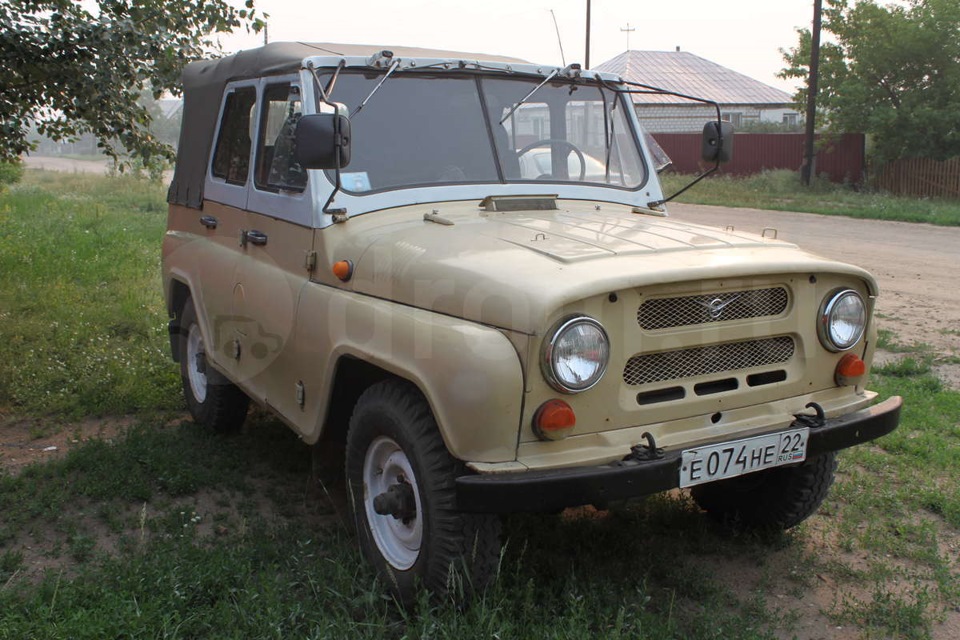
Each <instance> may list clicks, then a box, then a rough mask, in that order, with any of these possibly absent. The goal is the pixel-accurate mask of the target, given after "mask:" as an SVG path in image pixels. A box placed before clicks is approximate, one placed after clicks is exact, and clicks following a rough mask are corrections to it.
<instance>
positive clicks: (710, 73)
mask: <svg viewBox="0 0 960 640" xmlns="http://www.w3.org/2000/svg"><path fill="white" fill-rule="evenodd" d="M596 69H597V70H598V71H606V72H608V73H613V74H616V75H618V76H620V77H621V78H623V79H624V80H626V81H627V82H637V83H640V84H645V85H651V86H654V87H659V88H662V89H669V90H670V91H676V92H677V93H683V94H686V95H688V96H695V97H698V98H706V99H708V100H713V101H715V102H718V103H720V104H731V105H733V104H737V105H746V104H749V105H770V104H776V105H789V104H791V103H792V101H793V98H792V97H791V96H790V94H788V93H787V92H786V91H781V90H780V89H777V88H775V87H771V86H769V85H766V84H764V83H762V82H760V81H759V80H754V79H753V78H750V77H747V76H745V75H743V74H742V73H737V72H736V71H734V70H733V69H728V68H726V67H724V66H721V65H719V64H717V63H715V62H710V61H709V60H705V59H704V58H701V57H700V56H696V55H694V54H692V53H689V52H686V51H624V52H623V53H621V54H620V55H618V56H617V57H615V58H612V59H610V60H607V61H606V62H604V63H603V64H600V65H598V66H597V67H596ZM632 97H633V101H634V102H635V103H637V104H690V102H689V101H686V100H683V99H682V98H677V97H675V96H664V95H648V94H633V95H632Z"/></svg>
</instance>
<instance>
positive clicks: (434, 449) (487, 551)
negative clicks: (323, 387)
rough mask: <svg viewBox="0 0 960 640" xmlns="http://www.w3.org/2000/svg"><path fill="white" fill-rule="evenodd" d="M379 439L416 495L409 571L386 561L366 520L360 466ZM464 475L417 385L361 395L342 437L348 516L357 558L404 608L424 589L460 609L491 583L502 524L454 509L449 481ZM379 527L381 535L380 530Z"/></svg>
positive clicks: (387, 384)
mask: <svg viewBox="0 0 960 640" xmlns="http://www.w3.org/2000/svg"><path fill="white" fill-rule="evenodd" d="M385 440H389V441H392V442H393V443H395V444H396V445H398V446H399V448H400V449H401V450H402V454H403V455H404V456H405V457H406V458H405V459H406V460H407V461H408V462H409V466H410V468H411V469H412V472H413V475H414V476H415V477H414V478H413V482H411V484H413V486H415V487H416V490H417V493H418V495H419V509H420V510H419V512H418V513H417V514H416V516H415V517H416V518H420V519H421V521H420V523H419V524H420V526H421V527H422V536H421V540H420V544H419V550H418V551H415V552H413V553H412V554H411V556H410V559H411V560H412V566H409V567H408V568H398V567H397V566H394V565H393V564H391V562H390V560H388V559H387V557H385V553H384V551H383V550H382V549H381V548H380V547H379V546H378V542H377V539H376V534H375V533H374V532H373V530H372V528H371V523H370V522H369V521H368V511H369V509H368V505H367V504H366V503H365V500H371V501H372V500H373V498H374V496H372V495H370V496H368V492H367V489H368V487H366V486H365V483H364V463H365V459H366V457H367V455H368V450H371V451H372V450H373V448H372V445H373V444H374V443H375V442H384V441H385ZM464 471H465V469H464V466H463V463H462V462H460V461H459V460H456V459H455V458H453V457H452V456H451V455H450V453H449V452H448V451H447V448H446V446H445V445H444V443H443V439H442V438H441V437H440V432H439V430H438V428H437V424H436V421H435V420H434V417H433V414H432V412H431V411H430V406H429V404H428V403H427V401H426V399H424V397H423V395H422V394H421V393H420V391H419V390H418V389H417V388H416V387H415V386H413V385H411V384H409V383H407V382H403V381H395V380H388V381H384V382H380V383H378V384H375V385H373V386H372V387H370V388H369V389H367V390H366V391H365V392H364V393H363V394H362V395H361V396H360V398H359V400H358V401H357V404H356V407H355V409H354V412H353V416H352V417H351V419H350V427H349V431H348V433H347V450H346V478H347V499H348V502H349V509H350V511H351V514H352V516H353V520H354V522H355V524H356V531H357V538H358V540H359V544H360V548H361V550H362V551H363V554H364V555H365V556H366V557H367V559H368V560H369V561H370V562H371V564H372V565H373V566H374V567H375V568H376V570H377V573H378V574H379V576H380V578H381V579H382V580H383V582H384V583H385V584H386V585H387V587H388V588H389V589H390V591H391V592H392V593H393V595H394V597H396V598H397V600H398V601H399V602H400V603H401V604H403V605H410V604H412V603H413V602H414V601H415V600H416V596H417V590H418V587H425V588H426V589H427V590H428V591H429V592H430V593H431V594H432V595H433V596H434V597H435V598H445V597H446V598H451V599H453V600H454V601H457V602H462V601H463V599H469V598H470V597H471V596H472V595H473V594H474V593H477V592H480V591H482V590H483V589H484V588H485V587H486V586H487V585H488V584H489V582H490V581H491V579H492V578H493V577H494V574H495V572H496V568H497V564H498V562H499V556H500V519H499V518H498V517H497V516H490V515H478V514H469V513H463V512H460V511H458V510H457V509H456V500H455V487H454V480H455V479H456V478H457V477H458V476H459V475H462V474H463V473H464ZM381 472H382V471H381ZM371 504H372V503H371ZM372 517H374V518H392V517H393V516H391V515H378V514H373V516H372ZM378 526H379V530H380V532H382V531H383V529H384V523H379V525H378ZM381 535H382V533H381ZM414 557H415V560H413V558H414Z"/></svg>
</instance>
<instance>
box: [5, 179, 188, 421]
mask: <svg viewBox="0 0 960 640" xmlns="http://www.w3.org/2000/svg"><path fill="white" fill-rule="evenodd" d="M165 222H166V206H165V203H164V198H163V189H162V187H160V186H159V185H156V184H153V183H149V182H145V181H137V180H134V179H109V178H105V177H93V176H85V175H69V174H53V173H46V172H38V171H28V172H27V174H26V178H25V179H24V181H23V182H22V183H20V184H18V185H15V186H13V187H12V188H11V189H10V190H9V192H8V193H7V194H6V195H4V196H2V197H0V273H2V274H3V278H2V279H0V361H2V362H3V363H4V366H3V367H0V409H2V408H3V407H7V408H8V409H12V410H13V411H16V412H26V413H34V414H36V413H40V414H43V413H58V414H62V415H66V416H71V417H79V416H89V415H106V414H122V413H129V412H133V411H140V410H145V409H150V410H155V409H158V408H175V407H178V406H179V401H178V400H176V399H175V398H176V392H175V390H176V384H177V378H176V372H175V369H174V367H173V364H172V363H171V361H170V358H169V356H168V351H169V347H168V346H167V345H168V340H167V334H166V317H165V314H164V312H163V309H162V302H161V297H162V296H161V287H160V252H159V247H160V241H161V239H162V237H163V231H164V225H165Z"/></svg>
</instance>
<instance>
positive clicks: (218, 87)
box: [167, 42, 525, 208]
mask: <svg viewBox="0 0 960 640" xmlns="http://www.w3.org/2000/svg"><path fill="white" fill-rule="evenodd" d="M384 49H387V50H389V51H392V52H393V54H394V55H395V56H396V57H398V58H449V59H452V60H482V61H486V62H497V63H506V64H516V63H524V62H525V61H524V60H520V59H517V58H507V57H503V56H494V55H488V54H483V53H465V52H457V51H443V50H438V49H418V48H414V47H389V46H383V45H362V44H331V43H307V42H272V43H270V44H267V45H264V46H262V47H258V48H256V49H250V50H246V51H240V52H239V53H236V54H234V55H230V56H226V57H224V58H218V59H215V60H200V61H197V62H191V63H190V64H188V65H187V66H186V68H184V70H183V76H182V77H183V89H184V91H183V124H182V126H181V129H180V144H179V149H178V155H177V166H176V168H175V169H174V174H173V182H172V183H171V184H170V189H169V191H168V192H167V200H168V202H170V203H174V204H181V205H185V206H188V207H193V208H200V207H202V206H203V181H204V176H205V175H206V168H207V160H208V158H209V155H210V148H211V146H212V144H213V137H214V135H215V133H216V127H217V116H218V115H219V107H220V101H221V98H222V96H223V90H224V88H225V87H226V85H227V83H228V82H232V81H234V80H244V79H247V78H258V77H262V76H270V75H281V74H288V73H295V72H297V71H299V70H300V69H301V67H302V66H303V61H304V59H306V58H311V57H316V56H321V57H322V56H331V57H347V56H358V57H369V56H372V55H374V54H376V53H378V52H380V51H383V50H384Z"/></svg>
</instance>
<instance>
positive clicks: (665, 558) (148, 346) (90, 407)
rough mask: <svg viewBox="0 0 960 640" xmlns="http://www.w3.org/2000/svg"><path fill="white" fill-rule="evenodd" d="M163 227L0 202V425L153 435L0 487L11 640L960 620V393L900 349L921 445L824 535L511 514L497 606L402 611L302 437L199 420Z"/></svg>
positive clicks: (42, 191) (544, 632)
mask: <svg viewBox="0 0 960 640" xmlns="http://www.w3.org/2000/svg"><path fill="white" fill-rule="evenodd" d="M163 222H164V205H163V193H162V190H161V189H160V188H159V187H156V186H152V185H150V184H148V183H141V182H136V181H130V180H126V179H121V178H107V177H93V176H73V175H67V176H64V175H59V176H54V175H52V174H47V173H40V172H27V176H26V179H25V182H24V183H22V184H21V185H18V186H15V187H13V188H12V189H11V190H10V191H9V192H8V193H7V194H5V195H0V269H2V272H3V273H4V274H8V273H9V274H11V275H10V277H6V278H4V279H3V280H2V281H0V309H2V310H3V311H2V313H4V314H5V315H4V318H3V322H2V323H0V357H2V358H3V361H4V363H5V366H4V367H3V368H2V369H0V404H2V405H5V406H6V408H7V411H9V412H13V413H15V414H17V415H20V416H31V417H33V418H35V419H37V420H39V421H41V422H44V421H46V422H51V423H56V422H57V421H59V420H61V418H62V417H63V416H74V417H84V416H97V415H103V414H111V413H118V412H124V413H125V412H131V411H133V412H137V413H136V417H135V418H134V423H135V424H134V425H133V426H132V427H130V428H129V429H128V430H127V431H126V432H125V433H123V434H121V435H120V436H118V437H116V438H114V439H113V440H111V441H106V440H91V441H89V442H86V443H84V444H82V445H79V446H77V447H74V448H72V449H71V450H70V451H69V453H68V454H67V455H66V456H65V457H64V458H63V459H61V460H56V461H52V462H48V463H45V464H37V465H34V466H30V467H27V468H26V469H24V470H23V471H22V472H20V473H19V474H18V475H16V476H13V475H9V474H8V475H4V474H3V471H2V470H0V514H2V515H0V640H6V639H7V638H11V639H13V638H17V639H19V638H26V637H29V638H61V637H76V638H100V637H118V636H130V637H139V636H147V635H149V636H164V637H189V638H219V637H250V638H261V637H298V638H300V637H302V638H341V637H351V638H352V637H357V638H367V637H369V638H398V639H399V638H427V637H429V638H456V639H458V640H461V639H469V638H527V637H544V638H584V637H598V638H623V637H630V638H675V639H681V638H682V639H688V638H692V639H714V638H716V639H720V638H724V639H726V638H738V639H741V638H744V639H749V638H773V637H790V635H791V634H792V633H794V632H799V631H798V625H799V624H800V621H801V617H802V616H809V615H810V606H809V599H808V598H809V594H810V593H811V592H815V591H818V590H819V591H820V592H821V593H823V584H824V583H825V581H826V583H828V584H831V585H835V593H834V592H831V591H828V592H827V594H828V596H829V594H830V593H834V595H835V601H834V603H833V604H832V605H829V604H828V605H827V606H826V607H824V610H823V611H822V613H819V614H816V615H820V618H818V619H817V623H818V624H823V625H828V624H829V625H843V626H845V627H849V626H853V627H855V628H856V629H858V630H859V631H862V633H863V634H864V637H868V638H879V637H884V638H886V637H893V638H928V637H930V636H931V633H932V630H933V629H934V628H935V626H936V624H937V621H938V620H939V619H940V618H941V617H942V616H943V615H945V612H946V611H949V610H954V609H956V608H957V607H960V574H958V571H960V566H958V562H957V559H956V549H957V548H958V545H960V393H957V392H954V391H950V390H948V389H945V388H944V387H943V385H942V384H941V383H940V382H939V381H938V380H937V379H936V378H935V377H934V375H933V372H932V369H931V363H932V362H933V356H932V354H930V353H929V352H928V349H927V348H926V347H924V346H922V345H920V346H914V345H900V344H898V341H897V339H896V335H895V334H894V333H892V332H890V331H885V332H883V333H882V334H881V340H882V341H883V342H884V345H885V347H886V348H887V349H888V350H891V351H898V352H899V353H900V355H901V356H902V358H901V359H900V360H897V361H895V362H892V363H891V364H888V365H886V366H884V367H880V368H878V369H877V370H876V372H875V374H874V376H873V381H872V385H871V386H872V387H873V388H875V389H876V390H877V391H879V392H880V394H881V396H884V397H886V396H889V395H894V394H900V395H903V396H904V397H905V402H906V404H905V409H904V417H903V423H902V426H901V427H900V428H899V429H898V430H897V431H895V432H894V433H893V434H891V435H889V436H887V437H886V438H884V439H882V440H879V441H877V442H876V443H874V444H872V445H867V446H862V447H858V448H854V449H851V450H848V451H846V452H844V453H843V454H842V456H841V463H840V464H841V467H840V473H839V475H838V479H837V483H836V485H835V487H834V490H833V492H832V494H831V497H830V498H828V501H827V502H826V503H825V505H824V506H823V508H822V510H821V515H820V516H818V517H816V518H814V519H813V520H811V521H810V522H809V523H806V524H804V525H801V526H800V527H798V528H797V529H795V530H792V531H790V532H787V533H785V534H778V535H771V536H753V535H730V534H729V533H728V532H726V531H723V530H721V529H719V528H717V527H715V526H714V525H712V524H711V523H710V522H709V521H708V520H707V519H705V518H704V517H703V516H702V515H701V514H700V513H699V512H698V510H697V509H696V508H695V507H694V505H693V504H692V503H691V501H690V499H689V498H688V497H687V496H686V495H685V494H668V495H662V496H655V497H652V498H649V499H647V500H646V501H643V502H640V503H636V504H628V505H624V506H621V507H618V508H617V509H615V510H612V511H609V512H595V511H593V510H590V509H586V510H581V511H578V512H567V513H565V514H563V515H562V516H561V515H549V516H548V515H524V516H515V517H511V518H509V519H508V520H507V521H506V523H505V531H506V546H505V549H504V552H503V555H502V559H501V565H500V570H499V574H498V577H497V580H496V582H495V583H494V585H493V587H492V589H491V590H490V591H488V592H487V593H486V595H485V596H484V597H483V598H482V599H480V600H479V601H478V602H476V603H474V604H473V606H471V607H468V608H460V607H456V606H453V605H452V604H450V603H445V602H431V601H428V600H427V599H426V598H424V599H422V600H421V601H420V602H419V604H418V605H417V606H416V607H415V608H414V609H412V610H410V611H403V610H401V609H398V608H397V607H396V606H394V605H393V603H392V602H390V601H389V600H388V599H386V598H385V597H384V596H383V595H382V593H383V592H382V589H381V588H380V586H379V585H378V584H376V580H375V577H374V573H373V571H372V569H371V568H370V567H369V566H368V565H367V564H366V563H365V562H363V561H362V559H361V558H360V557H359V553H358V551H357V545H356V541H355V539H354V533H353V532H352V531H351V528H350V527H349V526H348V525H347V524H346V523H345V522H344V520H343V519H342V518H341V516H340V515H339V511H338V510H337V509H338V503H337V501H336V500H334V501H331V500H329V499H327V497H326V496H325V495H324V494H323V492H321V491H318V490H317V489H316V487H315V485H314V483H313V482H312V476H311V472H310V468H311V463H310V453H309V451H308V449H307V448H306V447H304V446H303V444H302V443H301V442H300V441H299V440H298V439H297V437H296V436H295V435H294V434H293V433H292V432H291V431H290V430H289V429H287V428H286V427H284V426H283V425H281V424H279V423H278V422H276V421H275V420H272V419H271V418H269V417H267V416H265V415H263V414H260V413H256V412H255V413H254V414H252V416H251V418H252V419H251V420H250V424H248V426H247V427H246V428H245V430H244V432H243V433H242V434H240V435H239V436H237V437H233V438H222V437H216V436H215V435H213V434H211V433H208V432H205V431H203V430H201V429H199V428H197V427H196V426H195V425H193V424H192V423H190V422H188V421H186V422H185V421H182V420H181V419H180V417H179V415H180V414H179V413H177V412H176V410H177V409H178V408H179V406H180V402H181V401H180V393H179V389H178V388H177V386H178V383H177V373H176V370H175V367H174V366H173V365H172V363H171V362H170V359H169V354H168V353H167V346H166V335H165V327H164V323H165V317H164V314H163V313H162V310H161V301H160V294H159V288H160V285H159V278H158V264H157V254H158V252H159V243H160V235H161V234H162V231H163ZM88 231H89V233H88ZM47 291H53V292H54V293H53V294H51V295H43V296H40V295H37V292H47ZM91 371H92V372H93V373H92V374H91V373H90V372H91ZM28 377H29V378H28ZM25 379H26V380H27V382H23V380H25ZM951 549H952V551H951ZM827 600H828V601H829V597H828V598H827Z"/></svg>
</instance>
